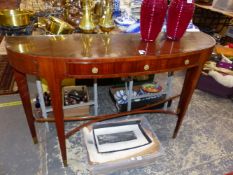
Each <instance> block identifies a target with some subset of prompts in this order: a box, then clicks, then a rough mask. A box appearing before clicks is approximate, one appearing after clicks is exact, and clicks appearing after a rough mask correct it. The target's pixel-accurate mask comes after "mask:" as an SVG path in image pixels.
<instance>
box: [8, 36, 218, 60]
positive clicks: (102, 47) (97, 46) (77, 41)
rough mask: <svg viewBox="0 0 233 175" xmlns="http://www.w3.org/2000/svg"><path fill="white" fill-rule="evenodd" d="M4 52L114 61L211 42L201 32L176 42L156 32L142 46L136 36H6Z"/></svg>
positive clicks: (180, 50) (189, 49)
mask: <svg viewBox="0 0 233 175" xmlns="http://www.w3.org/2000/svg"><path fill="white" fill-rule="evenodd" d="M6 41H7V49H9V50H11V51H13V52H16V53H21V54H26V55H29V56H30V55H31V56H36V57H37V58H40V57H50V58H51V59H52V58H56V59H60V58H63V59H66V58H67V59H68V58H72V59H74V58H75V59H77V60H86V61H91V60H95V59H98V61H100V60H103V61H104V60H105V59H114V58H119V59H120V58H122V59H124V58H131V57H134V58H142V55H144V56H145V55H146V56H157V57H161V56H165V57H166V55H168V56H171V55H173V54H174V55H177V54H181V53H182V54H185V53H190V52H198V51H201V50H204V49H207V48H210V47H213V45H214V44H215V40H214V39H213V38H212V37H210V36H209V35H207V34H204V33H202V32H186V33H185V35H184V36H183V37H182V38H181V40H180V41H170V40H167V39H166V37H165V34H164V33H160V35H159V36H158V38H157V40H156V42H154V43H153V42H152V43H145V42H142V41H141V40H140V35H139V34H110V35H105V34H94V35H86V34H72V35H61V36H17V37H7V38H6Z"/></svg>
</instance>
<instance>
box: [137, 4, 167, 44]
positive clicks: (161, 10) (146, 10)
mask: <svg viewBox="0 0 233 175" xmlns="http://www.w3.org/2000/svg"><path fill="white" fill-rule="evenodd" d="M166 11H167V0H143V2H142V5H141V14H140V32H141V38H142V40H143V41H146V42H153V41H155V39H156V37H157V36H158V34H159V32H160V31H161V28H162V25H163V21H164V17H165V15H166Z"/></svg>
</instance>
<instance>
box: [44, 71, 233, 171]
mask: <svg viewBox="0 0 233 175" xmlns="http://www.w3.org/2000/svg"><path fill="white" fill-rule="evenodd" d="M162 76H163V75H162ZM160 78H161V77H159V79H160ZM162 78H163V77H162ZM182 81H183V76H182V75H180V74H178V76H175V78H174V80H173V94H176V93H178V92H179V91H180V87H181V85H182ZM161 82H163V83H164V79H162V80H161ZM108 88H109V87H99V95H98V97H99V101H100V103H99V104H100V108H99V112H100V113H112V112H115V111H116V108H115V107H114V103H113V102H112V100H111V98H110V97H109V96H108ZM176 104H177V100H176V101H173V105H172V108H175V106H176ZM232 107H233V104H232V101H230V100H228V99H222V98H218V97H215V96H213V95H210V94H207V93H205V92H201V91H199V90H196V91H195V93H194V95H193V98H192V101H191V104H190V106H189V110H188V112H187V114H186V118H185V120H184V123H183V125H182V127H181V129H180V132H179V134H178V137H177V138H176V139H172V138H171V137H172V133H173V130H174V127H175V122H176V118H174V117H169V116H168V115H164V114H144V115H143V116H146V117H147V119H148V120H149V122H150V124H151V126H152V128H153V129H154V132H155V133H156V134H157V136H158V138H159V140H160V142H161V144H162V146H163V148H164V150H165V153H164V155H163V156H160V157H158V158H157V160H156V161H155V162H154V164H153V165H148V166H145V167H138V168H133V169H126V170H122V171H117V172H111V173H107V174H110V175H131V174H134V175H144V174H145V175H149V174H156V175H165V174H181V175H186V174H193V175H198V174H211V175H215V174H216V175H219V174H224V173H227V172H230V171H232V170H233V163H232V162H233V146H232V145H233V127H232V126H233V114H232ZM137 116H139V115H137ZM76 125H77V123H75V124H74V123H68V124H67V125H66V128H67V129H68V128H72V127H73V126H76ZM49 128H50V131H49V133H47V141H48V143H47V152H48V157H47V158H48V161H47V162H48V172H49V174H60V173H61V172H62V171H64V173H65V172H66V173H67V174H79V175H87V174H91V172H90V171H89V170H88V167H87V165H86V164H87V152H86V150H85V147H84V146H83V139H82V134H81V133H77V134H76V135H74V136H72V137H71V138H69V139H68V140H67V147H68V163H69V167H68V168H66V169H63V168H62V164H61V157H60V154H59V151H58V150H59V149H58V144H57V140H56V139H54V138H53V135H55V129H54V126H53V125H50V127H49ZM58 167H60V169H59V170H58V169H57V168H58Z"/></svg>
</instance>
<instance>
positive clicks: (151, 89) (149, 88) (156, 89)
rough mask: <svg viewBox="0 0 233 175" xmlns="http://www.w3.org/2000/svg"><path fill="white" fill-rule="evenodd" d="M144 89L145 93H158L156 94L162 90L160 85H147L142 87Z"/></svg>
mask: <svg viewBox="0 0 233 175" xmlns="http://www.w3.org/2000/svg"><path fill="white" fill-rule="evenodd" d="M142 89H143V90H144V91H145V92H149V93H156V92H160V91H161V90H162V87H161V86H160V85H158V84H154V83H147V84H144V85H142Z"/></svg>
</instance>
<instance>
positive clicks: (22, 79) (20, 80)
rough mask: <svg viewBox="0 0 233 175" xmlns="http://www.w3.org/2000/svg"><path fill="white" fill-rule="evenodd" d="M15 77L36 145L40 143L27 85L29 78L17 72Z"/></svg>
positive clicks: (15, 71)
mask: <svg viewBox="0 0 233 175" xmlns="http://www.w3.org/2000/svg"><path fill="white" fill-rule="evenodd" d="M14 76H15V81H16V83H17V85H18V89H19V94H20V97H21V100H22V103H23V108H24V111H25V114H26V118H27V123H28V126H29V129H30V132H31V135H32V139H33V142H34V143H35V144H36V143H38V140H37V135H36V129H35V123H34V117H33V113H32V106H31V100H30V95H29V90H28V85H27V78H26V75H25V74H23V73H21V72H18V71H17V70H14Z"/></svg>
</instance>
